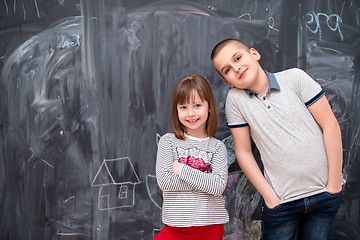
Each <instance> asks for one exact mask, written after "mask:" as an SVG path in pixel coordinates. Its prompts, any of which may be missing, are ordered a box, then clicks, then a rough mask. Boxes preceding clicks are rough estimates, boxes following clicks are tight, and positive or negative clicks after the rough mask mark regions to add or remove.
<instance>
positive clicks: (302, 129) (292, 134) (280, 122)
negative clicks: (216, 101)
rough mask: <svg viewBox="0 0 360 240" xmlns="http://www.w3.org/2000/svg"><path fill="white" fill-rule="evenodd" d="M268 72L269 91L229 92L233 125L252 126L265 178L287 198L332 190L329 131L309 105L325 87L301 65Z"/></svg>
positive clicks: (283, 199) (228, 114) (228, 113)
mask: <svg viewBox="0 0 360 240" xmlns="http://www.w3.org/2000/svg"><path fill="white" fill-rule="evenodd" d="M266 73H267V75H268V78H269V90H268V91H267V93H266V94H265V96H262V95H260V94H258V93H255V92H251V91H248V90H241V89H237V88H232V89H231V90H230V91H229V93H228V95H227V99H226V107H225V110H226V117H227V122H228V126H229V127H230V128H236V127H244V126H249V127H250V135H251V137H252V139H253V141H254V143H255V144H256V146H257V148H258V149H259V152H260V155H261V159H262V162H263V164H264V175H265V178H266V180H267V181H268V182H269V183H270V185H271V186H272V187H273V189H274V190H275V192H276V193H277V195H278V196H279V197H280V200H281V203H285V202H290V201H293V200H297V199H300V198H304V197H308V196H312V195H315V194H318V193H321V192H325V191H327V190H326V184H327V180H328V162H327V157H326V151H325V145H324V139H323V134H322V130H321V128H320V127H319V125H318V124H317V123H316V121H315V119H314V118H313V117H312V115H311V113H310V112H309V110H308V109H307V107H309V106H310V105H311V104H313V103H314V102H316V101H317V100H318V99H319V98H320V97H322V96H323V95H324V91H323V90H322V89H321V87H320V85H319V84H318V83H316V82H315V81H314V80H313V79H312V78H311V77H310V76H309V75H307V74H306V73H305V72H304V71H302V70H301V69H297V68H293V69H289V70H285V71H282V72H278V73H275V74H272V73H268V72H266Z"/></svg>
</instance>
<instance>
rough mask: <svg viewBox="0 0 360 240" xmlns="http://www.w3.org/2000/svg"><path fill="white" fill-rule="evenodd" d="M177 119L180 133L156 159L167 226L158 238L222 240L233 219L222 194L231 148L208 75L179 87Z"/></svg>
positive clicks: (164, 142)
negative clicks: (220, 136) (221, 131)
mask: <svg viewBox="0 0 360 240" xmlns="http://www.w3.org/2000/svg"><path fill="white" fill-rule="evenodd" d="M172 121H173V126H174V133H167V134H165V135H164V136H162V137H161V139H160V141H159V146H158V152H157V158H156V178H157V183H158V185H159V187H160V189H161V190H162V191H163V212H162V220H163V223H164V224H165V227H164V228H163V229H162V230H161V231H160V232H159V233H158V234H157V235H156V236H155V238H153V239H156V240H161V239H166V240H177V239H179V240H180V239H181V240H184V239H186V240H188V239H197V240H198V239H208V240H220V239H222V237H223V224H224V223H226V222H228V221H229V216H228V213H227V211H226V209H225V201H224V198H223V196H222V193H223V191H224V190H225V187H226V184H227V177H228V170H227V150H226V147H225V145H224V144H223V143H222V142H221V141H219V140H217V139H215V133H216V130H217V124H218V116H217V110H216V102H215V98H214V95H213V93H212V91H211V88H210V85H209V84H208V82H207V81H206V80H205V79H204V78H203V77H202V76H200V75H189V76H185V77H183V78H182V79H180V80H179V82H178V83H177V84H176V86H175V88H174V91H173V97H172Z"/></svg>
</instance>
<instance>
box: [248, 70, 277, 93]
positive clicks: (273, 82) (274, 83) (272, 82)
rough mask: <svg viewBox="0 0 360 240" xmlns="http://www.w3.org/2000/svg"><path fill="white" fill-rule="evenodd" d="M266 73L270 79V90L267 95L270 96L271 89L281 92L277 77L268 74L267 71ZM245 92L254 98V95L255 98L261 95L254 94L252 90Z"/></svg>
mask: <svg viewBox="0 0 360 240" xmlns="http://www.w3.org/2000/svg"><path fill="white" fill-rule="evenodd" d="M265 73H266V75H267V76H268V79H269V89H268V90H267V92H266V94H268V93H269V92H270V90H271V89H276V90H280V86H279V83H278V82H277V80H276V77H275V75H274V74H273V73H271V72H267V71H265ZM245 92H246V93H247V94H248V95H249V97H252V96H254V95H255V96H256V95H259V93H257V92H253V91H250V90H247V89H245Z"/></svg>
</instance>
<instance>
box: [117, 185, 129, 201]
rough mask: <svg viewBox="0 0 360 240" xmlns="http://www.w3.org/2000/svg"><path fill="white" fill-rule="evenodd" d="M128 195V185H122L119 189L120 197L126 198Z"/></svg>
mask: <svg viewBox="0 0 360 240" xmlns="http://www.w3.org/2000/svg"><path fill="white" fill-rule="evenodd" d="M127 195H128V186H125V185H121V187H120V191H119V199H125V198H127Z"/></svg>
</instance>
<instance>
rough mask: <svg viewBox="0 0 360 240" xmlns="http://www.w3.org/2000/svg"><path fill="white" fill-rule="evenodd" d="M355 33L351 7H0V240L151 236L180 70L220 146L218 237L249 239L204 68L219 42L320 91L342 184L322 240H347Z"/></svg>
mask: <svg viewBox="0 0 360 240" xmlns="http://www.w3.org/2000/svg"><path fill="white" fill-rule="evenodd" d="M359 26H360V3H359V1H354V0H343V1H338V0H327V1H325V0H323V1H318V0H317V1H315V0H304V1H300V0H295V1H286V0H283V1H278V0H258V1H250V0H243V1H238V0H211V1H205V0H194V1H151V0H138V1H133V0H123V1H115V0H87V1H75V0H56V1H55V0H53V1H48V0H32V1H25V0H13V1H10V0H3V1H0V70H1V78H0V101H1V102H0V116H1V118H0V143H1V145H0V239H123V240H125V239H135V240H138V239H151V238H152V237H153V236H154V235H155V234H156V233H157V232H158V231H159V230H160V229H161V228H162V227H163V224H162V222H161V206H162V196H161V191H160V190H159V188H158V187H157V185H156V178H155V158H156V150H157V141H158V139H159V137H160V136H161V135H163V134H165V133H166V132H169V131H171V130H172V126H171V119H170V99H171V93H172V89H173V87H174V85H175V83H176V82H177V80H178V79H179V78H180V77H182V76H183V75H186V74H189V73H197V74H201V75H203V76H205V77H206V78H207V79H208V81H209V82H210V85H211V87H212V88H213V90H214V94H215V97H216V100H217V105H218V107H219V114H220V120H221V124H220V128H219V130H218V132H217V137H218V138H219V139H221V140H222V141H223V142H224V143H225V144H226V146H227V148H228V161H229V181H228V186H227V188H226V190H225V192H224V197H225V199H226V207H227V209H228V210H229V214H230V222H229V223H228V224H226V225H225V228H224V229H225V231H224V239H227V240H230V239H259V236H260V217H259V206H260V204H261V198H260V196H259V194H258V193H257V192H256V191H255V189H254V188H253V186H252V185H251V184H250V183H249V181H248V180H247V178H246V177H245V176H244V175H243V173H242V172H241V171H240V169H239V167H238V166H237V163H236V159H235V155H234V152H233V144H232V139H231V135H230V131H229V129H228V128H227V127H226V124H225V123H226V119H225V116H224V103H225V97H226V93H227V91H228V87H227V86H226V84H224V83H223V82H222V80H221V78H220V76H219V75H218V74H217V73H215V71H214V70H213V68H212V66H211V62H210V52H211V50H212V48H213V46H214V45H215V44H216V43H217V42H219V41H221V40H223V39H225V38H238V39H241V40H243V41H244V42H246V43H247V44H248V45H250V46H252V47H255V48H256V49H257V50H258V51H259V52H260V54H261V56H262V59H261V64H262V66H263V68H264V69H266V70H268V71H272V72H276V71H279V70H283V69H288V68H291V67H299V68H302V69H304V70H305V71H306V72H307V73H309V74H310V75H311V76H312V77H313V78H314V79H315V80H316V81H317V82H318V83H320V84H321V86H322V87H323V89H324V90H325V92H326V97H327V98H328V100H329V102H330V104H331V106H332V109H333V111H334V113H335V115H336V117H337V119H338V121H339V124H340V127H341V132H342V140H343V147H344V176H345V178H346V180H347V183H346V185H345V201H344V203H343V204H342V206H341V208H340V210H339V212H338V215H337V218H336V221H335V225H334V229H333V233H332V239H344V240H345V239H360V214H359V213H360V211H359V201H360V179H359V176H360V175H359V172H360V170H359V169H360V155H359V153H360V151H359V150H360V149H359V148H360V138H359V132H360V125H359V124H360V106H359V102H360V93H359V83H360V72H359V70H360V61H359V60H360V58H359V56H360V28H359ZM254 151H255V153H257V152H256V148H254ZM256 156H257V160H259V163H260V164H261V161H260V159H259V155H258V154H256Z"/></svg>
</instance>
